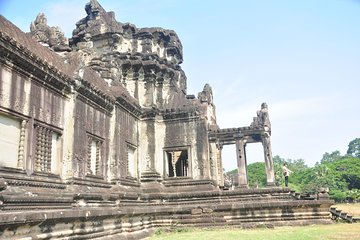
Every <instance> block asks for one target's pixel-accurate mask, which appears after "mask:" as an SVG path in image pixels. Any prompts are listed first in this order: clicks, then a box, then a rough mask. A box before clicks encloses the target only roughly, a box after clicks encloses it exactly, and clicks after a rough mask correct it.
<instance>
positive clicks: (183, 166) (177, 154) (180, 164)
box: [165, 150, 189, 177]
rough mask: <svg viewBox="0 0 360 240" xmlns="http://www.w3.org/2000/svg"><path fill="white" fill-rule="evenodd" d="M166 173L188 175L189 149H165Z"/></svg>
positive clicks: (180, 175) (178, 175) (176, 175)
mask: <svg viewBox="0 0 360 240" xmlns="http://www.w3.org/2000/svg"><path fill="white" fill-rule="evenodd" d="M165 155H166V165H167V167H166V175H167V176H168V177H187V176H188V170H189V163H188V151H187V150H174V151H171V150H170V151H165Z"/></svg>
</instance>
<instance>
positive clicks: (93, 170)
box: [87, 136, 102, 176]
mask: <svg viewBox="0 0 360 240" xmlns="http://www.w3.org/2000/svg"><path fill="white" fill-rule="evenodd" d="M101 145H102V141H101V140H99V139H97V138H94V137H92V136H88V153H87V174H89V175H97V176H101V175H102V173H101V154H100V151H101Z"/></svg>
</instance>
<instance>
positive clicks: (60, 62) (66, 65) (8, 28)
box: [0, 15, 138, 106]
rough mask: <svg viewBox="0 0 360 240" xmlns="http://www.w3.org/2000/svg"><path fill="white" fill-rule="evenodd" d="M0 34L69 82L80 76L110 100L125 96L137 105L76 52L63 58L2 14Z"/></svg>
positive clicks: (123, 89)
mask: <svg viewBox="0 0 360 240" xmlns="http://www.w3.org/2000/svg"><path fill="white" fill-rule="evenodd" d="M0 36H1V37H3V36H6V37H7V38H9V39H10V41H9V42H11V43H10V44H12V45H15V46H16V47H17V48H18V49H19V50H21V52H22V53H23V54H24V55H27V56H31V57H35V58H36V60H37V61H39V62H42V63H43V64H44V65H46V66H48V67H49V68H50V69H53V70H55V71H57V72H60V73H61V74H63V75H64V76H65V77H66V78H67V80H68V81H69V82H70V81H72V80H74V78H76V77H81V79H82V80H83V81H85V82H88V83H89V87H90V88H91V89H92V90H94V91H95V92H97V93H98V94H99V95H103V97H105V98H108V99H110V100H112V101H114V100H116V99H117V98H118V97H121V98H125V99H127V100H128V101H130V102H131V103H133V104H134V105H137V106H138V103H137V100H136V99H135V98H133V97H131V96H130V94H129V93H128V91H127V90H126V88H125V87H123V86H121V85H115V86H111V87H109V86H108V85H107V84H106V82H105V81H104V80H103V79H102V78H101V77H100V76H99V74H98V73H96V72H95V71H93V70H91V69H90V68H88V67H85V66H83V65H82V64H81V61H80V60H79V57H78V56H77V55H76V53H75V54H72V53H69V54H68V55H67V57H65V58H64V57H61V56H60V55H58V54H57V53H55V52H54V51H52V50H50V49H49V48H47V47H44V46H42V45H41V44H40V43H38V42H37V41H36V40H35V39H34V38H32V37H31V35H30V34H29V33H24V32H23V31H21V30H20V29H19V28H18V27H17V26H15V25H14V24H13V23H11V22H10V21H8V20H7V19H6V18H5V17H4V16H2V15H0ZM80 69H82V71H83V72H82V74H81V76H79V71H80Z"/></svg>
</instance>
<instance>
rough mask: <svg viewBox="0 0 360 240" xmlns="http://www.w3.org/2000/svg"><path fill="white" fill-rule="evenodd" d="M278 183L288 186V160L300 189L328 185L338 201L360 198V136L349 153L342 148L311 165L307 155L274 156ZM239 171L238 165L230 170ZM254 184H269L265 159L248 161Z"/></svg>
mask: <svg viewBox="0 0 360 240" xmlns="http://www.w3.org/2000/svg"><path fill="white" fill-rule="evenodd" d="M273 161H274V170H275V181H276V185H278V186H284V177H283V174H282V166H283V164H284V163H285V162H286V163H287V164H288V168H289V169H291V170H292V171H293V172H294V173H293V174H291V175H290V177H289V187H290V188H292V189H293V190H295V191H297V192H302V193H316V192H318V191H319V189H320V188H328V189H329V195H330V197H331V198H332V199H334V200H335V201H338V202H340V201H359V200H360V138H356V139H354V140H352V141H351V142H350V143H349V150H348V151H347V154H346V155H344V156H342V155H341V154H340V152H339V151H337V150H336V151H333V152H331V153H327V152H326V153H324V155H323V157H322V159H321V160H320V163H316V164H315V166H314V167H308V166H307V165H306V164H305V161H304V159H295V160H294V159H284V158H281V157H280V156H278V155H276V156H274V157H273ZM234 173H237V169H235V170H233V171H230V172H228V174H230V175H231V174H234ZM248 181H249V186H250V187H264V186H266V173H265V163H264V162H256V163H252V164H249V165H248Z"/></svg>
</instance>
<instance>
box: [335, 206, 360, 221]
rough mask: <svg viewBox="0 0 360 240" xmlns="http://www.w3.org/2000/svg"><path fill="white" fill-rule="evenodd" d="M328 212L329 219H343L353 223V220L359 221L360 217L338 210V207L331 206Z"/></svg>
mask: <svg viewBox="0 0 360 240" xmlns="http://www.w3.org/2000/svg"><path fill="white" fill-rule="evenodd" d="M330 213H331V219H332V220H339V219H341V220H344V221H346V222H348V223H355V222H360V218H359V217H353V216H352V215H350V214H348V213H346V212H344V211H342V210H340V209H336V208H335V207H331V208H330Z"/></svg>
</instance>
